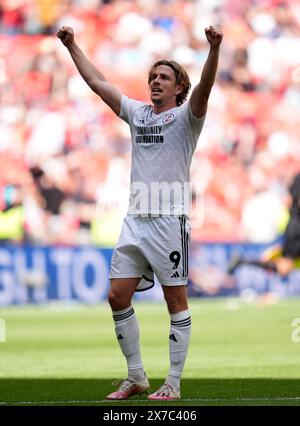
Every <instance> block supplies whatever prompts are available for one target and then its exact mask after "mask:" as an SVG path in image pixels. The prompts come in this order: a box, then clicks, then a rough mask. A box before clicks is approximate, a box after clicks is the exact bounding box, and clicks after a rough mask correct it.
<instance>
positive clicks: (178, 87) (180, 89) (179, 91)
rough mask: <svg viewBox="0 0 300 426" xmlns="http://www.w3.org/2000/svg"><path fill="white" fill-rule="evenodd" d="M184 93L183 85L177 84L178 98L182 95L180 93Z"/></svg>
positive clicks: (176, 92)
mask: <svg viewBox="0 0 300 426" xmlns="http://www.w3.org/2000/svg"><path fill="white" fill-rule="evenodd" d="M182 92H183V86H182V85H181V84H177V85H176V87H175V94H176V96H177V95H180V93H182Z"/></svg>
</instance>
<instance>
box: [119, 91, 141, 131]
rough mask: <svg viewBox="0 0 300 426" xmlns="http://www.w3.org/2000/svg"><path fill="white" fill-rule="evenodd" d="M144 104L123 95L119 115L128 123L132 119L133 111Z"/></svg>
mask: <svg viewBox="0 0 300 426" xmlns="http://www.w3.org/2000/svg"><path fill="white" fill-rule="evenodd" d="M144 105H145V104H144V103H143V102H140V101H136V100H134V99H130V98H128V97H127V96H125V95H122V98H121V111H120V115H119V117H120V118H121V119H122V120H124V121H126V123H128V124H130V123H132V121H133V117H134V114H135V112H136V111H137V110H138V109H139V108H141V107H142V106H144Z"/></svg>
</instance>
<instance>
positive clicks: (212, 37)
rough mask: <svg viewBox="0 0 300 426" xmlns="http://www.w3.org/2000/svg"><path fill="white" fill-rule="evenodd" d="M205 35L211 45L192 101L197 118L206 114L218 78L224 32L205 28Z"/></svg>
mask: <svg viewBox="0 0 300 426" xmlns="http://www.w3.org/2000/svg"><path fill="white" fill-rule="evenodd" d="M205 35H206V38H207V41H208V42H209V44H210V48H209V54H208V57H207V60H206V62H205V64H204V67H203V70H202V74H201V79H200V82H199V83H198V84H197V86H196V87H195V89H194V90H193V93H192V95H191V99H190V104H191V109H192V113H193V114H194V116H195V117H202V116H203V115H204V114H205V113H206V110H207V102H208V98H209V95H210V91H211V89H212V87H213V84H214V82H215V78H216V73H217V68H218V61H219V51H220V44H221V42H222V38H223V34H222V32H221V31H219V30H217V29H216V28H214V27H212V26H210V27H209V28H205Z"/></svg>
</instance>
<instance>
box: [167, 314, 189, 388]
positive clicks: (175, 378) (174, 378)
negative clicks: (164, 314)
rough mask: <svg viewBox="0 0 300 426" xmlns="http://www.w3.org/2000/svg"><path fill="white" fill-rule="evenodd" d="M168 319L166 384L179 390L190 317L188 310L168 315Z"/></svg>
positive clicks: (185, 355)
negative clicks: (167, 371) (167, 372)
mask: <svg viewBox="0 0 300 426" xmlns="http://www.w3.org/2000/svg"><path fill="white" fill-rule="evenodd" d="M170 317H171V327H170V340H169V354H170V369H169V374H168V377H167V379H166V382H168V383H170V385H171V386H173V387H174V388H175V389H177V390H179V389H180V379H181V375H182V371H183V367H184V363H185V360H186V357H187V352H188V347H189V343H190V337H191V317H190V314H189V311H188V309H186V310H185V311H182V312H178V313H176V314H170Z"/></svg>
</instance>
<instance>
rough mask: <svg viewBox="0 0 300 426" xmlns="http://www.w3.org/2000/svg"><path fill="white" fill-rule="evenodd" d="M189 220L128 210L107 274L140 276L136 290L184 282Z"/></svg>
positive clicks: (185, 281)
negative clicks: (129, 211) (155, 279)
mask: <svg viewBox="0 0 300 426" xmlns="http://www.w3.org/2000/svg"><path fill="white" fill-rule="evenodd" d="M189 244H190V224H189V220H188V219H187V218H186V217H185V216H159V217H147V216H140V215H133V214H128V215H127V216H126V217H125V219H124V222H123V226H122V230H121V235H120V237H119V240H118V242H117V245H116V247H115V250H114V252H113V256H112V262H111V271H110V278H134V277H141V281H140V283H139V285H138V288H137V291H143V290H148V289H149V288H151V287H153V285H154V277H153V274H155V275H156V277H157V279H158V280H159V282H160V283H161V284H162V285H167V286H176V285H187V281H188V252H189Z"/></svg>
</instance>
